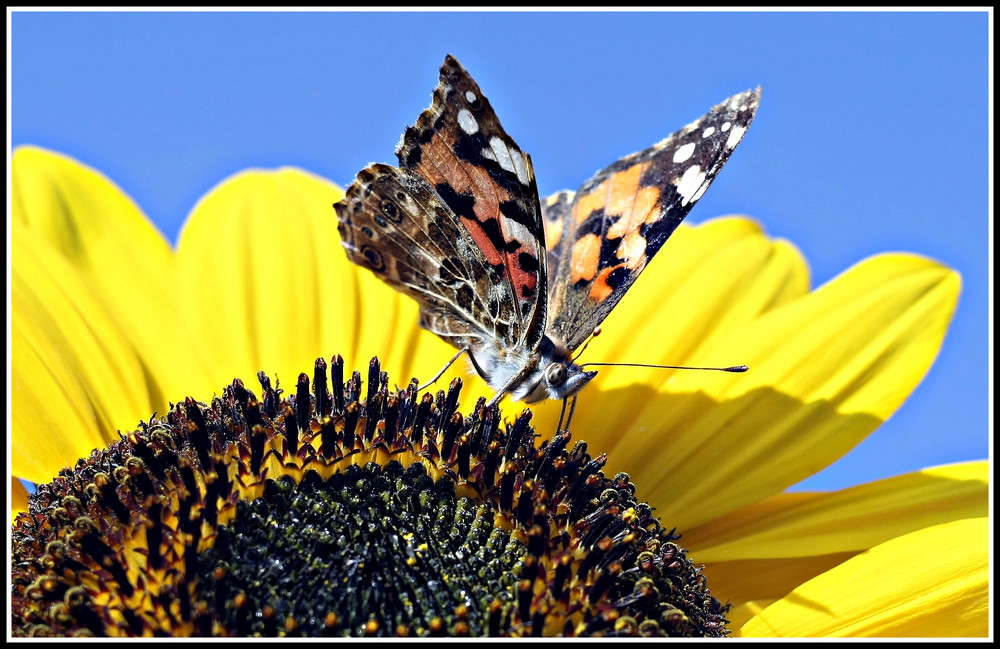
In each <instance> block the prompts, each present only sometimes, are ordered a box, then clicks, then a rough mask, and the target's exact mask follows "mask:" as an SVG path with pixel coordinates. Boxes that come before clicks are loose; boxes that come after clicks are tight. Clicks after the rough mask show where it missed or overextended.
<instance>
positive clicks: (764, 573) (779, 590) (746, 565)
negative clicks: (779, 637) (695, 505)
mask: <svg viewBox="0 0 1000 649" xmlns="http://www.w3.org/2000/svg"><path fill="white" fill-rule="evenodd" d="M685 536H686V535H685ZM681 542H682V544H683V537H682V538H681ZM685 547H687V546H686V545H685ZM858 554H859V553H858V552H841V553H839V554H828V555H819V556H813V557H799V558H790V559H744V560H737V561H715V562H711V563H709V564H707V565H706V566H705V577H706V578H707V579H708V583H709V585H710V586H711V588H712V595H713V596H715V597H718V598H719V600H720V601H722V602H726V603H727V604H730V605H731V606H732V607H733V608H738V607H741V606H745V605H747V604H751V603H753V602H757V604H758V605H760V604H761V603H762V602H763V603H764V604H763V606H761V608H763V607H764V606H767V605H769V604H771V603H772V602H775V601H777V600H779V599H781V598H782V597H784V596H786V595H788V593H790V592H792V591H793V590H795V589H796V588H798V587H799V586H801V585H802V584H804V583H806V582H807V581H809V580H810V579H813V578H814V577H816V576H817V575H821V574H823V573H824V572H827V571H828V570H832V569H833V568H835V567H837V566H839V565H840V564H842V563H844V562H845V561H847V560H848V559H850V558H852V557H855V556H857V555H858ZM691 556H692V557H698V556H699V555H698V553H697V551H692V552H691ZM698 560H699V561H701V559H700V558H698ZM754 614H756V611H755V613H754ZM727 617H728V618H729V621H730V625H729V628H730V629H738V628H739V627H740V626H742V623H738V622H737V621H736V619H735V618H733V617H732V616H728V615H727ZM749 618H750V616H747V617H745V618H743V621H746V620H748V619H749Z"/></svg>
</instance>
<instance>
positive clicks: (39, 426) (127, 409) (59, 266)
mask: <svg viewBox="0 0 1000 649" xmlns="http://www.w3.org/2000/svg"><path fill="white" fill-rule="evenodd" d="M12 234H13V236H12V242H11V243H12V250H11V253H12V256H11V259H12V264H11V271H12V273H11V296H12V306H13V309H12V315H11V351H12V354H13V358H12V363H11V378H12V382H11V402H12V406H13V408H12V411H13V412H12V423H13V430H12V435H11V451H12V454H13V471H14V475H15V476H18V477H22V478H26V479H28V480H31V481H32V482H47V481H48V480H51V479H52V478H53V477H54V476H55V474H56V473H57V472H58V471H59V469H61V468H63V467H66V466H71V465H72V464H73V463H74V462H76V460H77V459H78V458H80V457H83V456H85V455H88V454H89V453H90V451H91V450H93V449H94V448H97V447H101V446H104V445H105V444H107V443H108V442H109V441H111V440H112V439H116V432H117V431H118V430H119V429H127V428H131V427H134V426H135V425H136V423H137V422H138V421H139V420H141V419H145V418H147V417H149V416H150V415H151V414H152V410H151V407H150V402H149V389H148V386H147V383H146V377H145V374H144V372H143V367H142V365H141V363H140V362H139V359H138V358H137V357H136V355H135V353H134V350H133V348H132V346H131V345H130V344H129V343H128V338H127V337H126V336H125V335H124V333H123V332H122V330H121V328H120V327H119V326H118V325H117V324H116V323H115V321H114V320H113V319H112V318H111V317H110V316H109V314H108V313H107V312H106V311H105V309H104V305H103V303H102V302H101V301H99V300H97V299H95V298H94V296H93V295H92V294H91V292H90V290H89V289H88V288H87V286H85V285H84V283H83V282H81V281H80V280H79V278H78V277H77V275H76V273H75V271H74V269H73V268H71V267H70V266H69V264H67V263H66V261H65V260H64V259H63V258H62V257H61V256H60V255H59V254H58V253H56V252H55V251H53V250H52V247H51V246H50V245H49V244H48V243H47V242H46V241H44V240H42V238H41V237H39V236H38V235H36V234H35V233H34V232H32V231H30V230H27V229H24V228H15V229H14V230H13V232H12Z"/></svg>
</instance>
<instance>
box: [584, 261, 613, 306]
mask: <svg viewBox="0 0 1000 649" xmlns="http://www.w3.org/2000/svg"><path fill="white" fill-rule="evenodd" d="M616 268H620V264H619V265H618V266H612V267H611V268H605V269H604V270H602V271H601V272H600V273H599V274H598V275H597V278H596V279H594V283H593V284H591V286H590V294H589V297H590V299H591V300H594V301H595V302H603V301H604V300H606V299H608V297H609V296H610V295H611V294H612V293H614V292H615V291H614V289H612V288H611V285H610V284H608V276H609V275H611V271H613V270H614V269H616Z"/></svg>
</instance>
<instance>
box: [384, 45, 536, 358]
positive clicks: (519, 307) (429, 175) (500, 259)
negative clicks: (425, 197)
mask: <svg viewBox="0 0 1000 649" xmlns="http://www.w3.org/2000/svg"><path fill="white" fill-rule="evenodd" d="M396 155H397V156H398V157H399V163H400V167H401V168H402V169H404V170H407V171H409V172H412V173H415V174H417V175H419V176H421V177H422V178H424V179H425V180H426V181H427V182H428V183H429V184H430V186H431V187H432V188H433V189H434V191H435V192H436V193H437V194H438V196H440V198H441V200H442V201H443V202H444V203H445V204H447V205H448V207H450V208H451V210H452V211H453V212H454V214H455V215H456V217H457V219H458V222H459V223H460V224H461V226H462V227H464V228H465V230H466V231H467V232H468V234H469V236H470V237H471V239H472V241H473V242H474V243H475V245H476V247H477V249H478V250H479V252H480V253H481V254H482V256H483V258H484V259H485V260H486V262H487V263H488V264H489V265H490V266H491V267H492V268H493V269H494V270H495V271H496V274H497V275H499V277H500V281H502V282H504V283H505V284H506V285H507V289H508V290H507V292H509V293H510V294H511V295H513V296H515V300H514V311H513V313H507V312H503V313H501V314H500V317H501V318H502V319H503V320H505V321H509V322H511V323H512V324H511V329H510V331H509V332H508V335H507V336H506V337H504V338H501V339H500V340H498V343H502V344H508V345H517V346H518V347H520V348H524V349H528V350H533V349H534V348H535V347H536V346H537V345H538V343H539V341H540V340H541V337H542V334H543V333H544V327H545V305H546V282H545V257H544V255H545V244H544V239H543V237H544V232H543V228H542V222H541V209H540V207H539V204H538V189H537V186H536V184H535V175H534V171H533V170H532V167H531V159H530V158H529V157H528V155H527V154H525V153H524V152H522V151H521V150H520V149H519V148H518V146H517V145H516V144H515V143H514V140H512V139H511V138H510V136H508V135H507V134H506V133H505V132H504V130H503V128H502V127H501V126H500V120H499V119H497V116H496V114H495V113H494V112H493V109H492V108H491V107H490V103H489V101H488V100H487V99H486V97H485V96H484V95H483V93H482V91H481V90H480V89H479V86H478V85H476V82H475V81H473V80H472V78H471V77H470V76H469V74H468V72H466V71H465V69H464V68H463V67H462V66H461V65H460V64H459V63H458V61H456V60H455V59H454V58H453V57H451V56H448V57H447V58H446V59H445V62H444V65H443V66H442V68H441V80H440V83H439V85H438V87H437V89H436V90H435V91H434V99H433V101H432V103H431V106H430V107H429V108H428V109H427V110H425V111H424V112H423V113H422V114H421V115H420V117H419V118H418V119H417V123H416V124H415V125H414V126H411V127H409V128H407V129H406V132H405V133H404V134H403V139H402V141H401V142H400V145H399V147H398V149H397V151H396ZM504 308H506V305H504ZM483 317H487V314H486V313H484V314H483Z"/></svg>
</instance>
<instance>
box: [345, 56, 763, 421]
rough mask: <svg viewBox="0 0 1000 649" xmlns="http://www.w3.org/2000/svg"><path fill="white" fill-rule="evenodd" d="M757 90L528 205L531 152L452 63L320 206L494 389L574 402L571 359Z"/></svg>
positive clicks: (686, 202) (690, 198) (349, 245)
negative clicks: (331, 204)
mask: <svg viewBox="0 0 1000 649" xmlns="http://www.w3.org/2000/svg"><path fill="white" fill-rule="evenodd" d="M759 101H760V88H758V89H757V90H756V91H747V92H743V93H741V94H738V95H735V96H733V97H730V98H729V99H727V100H726V101H724V102H723V103H721V104H719V105H718V106H716V107H715V108H713V109H712V110H711V111H709V112H708V114H706V115H705V116H703V117H702V118H701V119H699V120H697V121H695V122H693V123H691V124H689V125H688V126H685V127H684V128H683V129H681V130H680V131H678V132H676V133H674V134H673V135H671V136H670V137H668V138H667V139H665V140H663V141H662V142H660V143H659V144H656V145H654V146H652V147H650V148H648V149H646V150H645V151H639V152H638V153H633V154H632V155H630V156H628V157H625V158H622V159H621V160H619V161H618V162H615V163H614V164H612V165H611V166H609V167H607V168H605V169H603V170H601V171H599V172H597V174H596V175H595V176H594V177H593V178H591V179H590V180H588V181H587V182H585V183H584V184H583V186H582V187H580V189H579V190H577V191H576V192H575V193H574V192H569V191H561V192H559V193H557V194H555V195H553V196H550V197H549V198H547V199H546V200H545V201H544V202H540V201H539V198H538V189H537V187H536V185H535V175H534V171H533V170H532V166H531V158H530V157H529V156H528V155H527V154H525V153H523V152H522V151H521V150H520V149H519V148H518V146H517V145H516V144H515V143H514V140H512V139H511V137H510V136H509V135H507V133H505V132H504V130H503V128H502V127H501V126H500V121H499V120H498V119H497V116H496V114H495V113H494V112H493V109H492V108H491V107H490V103H489V101H487V100H486V97H485V96H483V93H482V92H481V91H480V90H479V86H478V85H476V82H475V81H473V80H472V77H470V76H469V74H468V73H467V72H466V71H465V69H464V68H463V67H462V66H461V65H460V64H459V63H458V61H456V60H455V59H454V58H453V57H451V56H448V57H446V58H445V62H444V65H443V66H442V68H441V80H440V83H439V85H438V87H437V89H436V90H435V91H434V99H433V101H432V103H431V106H430V108H428V109H427V110H425V111H424V112H423V113H422V114H421V115H420V117H419V118H418V119H417V123H416V125H414V126H411V127H408V128H407V129H406V132H405V133H404V134H403V137H402V139H401V141H400V143H399V145H398V146H397V149H396V155H397V157H398V158H399V167H392V166H389V165H386V164H372V165H369V166H368V167H366V168H365V169H363V170H362V171H361V172H360V173H359V174H358V177H357V179H356V180H355V181H354V183H353V184H352V185H351V186H350V187H349V188H348V190H347V195H346V196H345V197H344V199H343V200H341V201H340V202H338V203H337V204H336V205H335V208H336V210H337V216H338V218H339V220H340V223H339V230H340V235H341V241H342V242H343V245H344V249H345V250H346V251H347V256H348V257H349V258H350V259H351V260H352V261H353V262H355V263H357V264H359V265H361V266H364V267H366V268H369V269H370V270H372V271H373V272H374V273H375V274H376V275H378V276H379V277H381V278H382V279H383V280H385V281H386V282H388V283H389V284H391V285H392V286H394V287H396V288H397V289H399V290H400V291H402V292H404V293H406V294H407V295H409V296H411V297H412V298H414V299H415V300H416V301H417V302H418V303H419V304H420V316H421V319H420V320H421V321H420V324H421V325H422V326H423V327H424V328H426V329H428V330H429V331H432V332H434V333H435V334H437V335H438V336H440V337H441V338H443V339H444V340H446V341H447V342H449V343H450V344H452V345H454V346H455V347H457V348H458V349H459V353H458V354H456V355H455V357H454V358H453V359H452V360H453V361H454V360H455V359H457V358H458V356H460V355H461V354H462V353H464V352H468V354H469V358H470V359H471V360H472V364H473V366H474V367H475V369H476V371H477V372H478V373H479V374H480V376H482V377H483V378H484V379H485V380H486V381H487V382H488V383H489V384H490V386H491V387H492V388H493V389H494V390H496V391H497V394H496V396H495V397H494V398H493V399H492V400H491V402H490V403H491V404H492V403H495V402H496V401H498V400H499V399H500V398H501V397H502V396H503V395H504V394H510V395H511V397H512V398H513V399H514V400H520V399H524V400H525V401H527V402H529V403H532V402H536V401H541V400H543V399H547V398H548V399H563V400H564V405H565V399H566V398H567V397H570V396H574V395H575V394H576V393H577V392H578V391H579V390H580V388H582V387H583V386H584V385H586V384H587V383H588V382H589V381H590V380H591V379H592V378H594V376H595V375H596V374H597V372H594V371H587V370H584V369H583V368H582V367H581V366H579V365H577V364H576V363H574V362H573V359H572V353H573V351H574V350H576V349H577V348H578V347H579V346H580V345H581V344H582V343H583V342H584V341H585V340H586V339H587V338H588V337H589V336H590V335H591V334H592V333H593V332H594V330H595V329H596V327H597V326H598V325H599V324H600V323H601V321H603V320H604V318H605V317H607V315H608V314H609V313H610V312H611V309H613V308H614V307H615V305H616V304H618V301H619V300H621V299H622V297H623V296H624V295H625V292H626V291H627V290H628V288H629V287H630V286H631V285H632V283H633V282H634V281H635V280H636V278H637V277H638V276H639V273H641V272H642V269H643V268H645V267H646V264H647V263H648V261H649V260H650V259H651V258H652V257H653V255H654V254H656V251H657V250H659V249H660V246H662V245H663V243H664V242H665V241H666V240H667V237H669V236H670V235H671V233H672V232H673V231H674V229H675V228H676V227H677V225H678V224H679V223H680V222H681V220H682V219H683V218H684V217H685V216H686V215H687V213H688V211H689V210H690V209H691V208H692V207H693V206H694V204H695V203H696V202H697V201H698V199H699V198H701V196H702V194H703V193H704V192H705V190H706V189H707V188H708V186H709V184H710V183H711V182H712V180H713V179H714V178H715V176H716V174H717V173H719V170H720V169H721V168H722V165H723V164H725V162H726V160H727V159H728V158H729V155H730V154H731V153H732V151H733V149H735V148H736V145H737V144H739V142H740V139H741V138H742V137H743V134H744V133H745V132H746V130H747V128H748V127H749V126H750V122H751V121H752V120H753V116H754V113H755V112H756V110H757V105H758V103H759Z"/></svg>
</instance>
